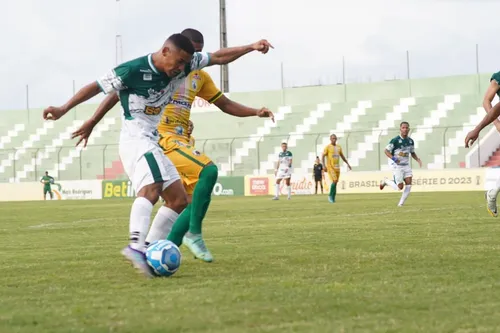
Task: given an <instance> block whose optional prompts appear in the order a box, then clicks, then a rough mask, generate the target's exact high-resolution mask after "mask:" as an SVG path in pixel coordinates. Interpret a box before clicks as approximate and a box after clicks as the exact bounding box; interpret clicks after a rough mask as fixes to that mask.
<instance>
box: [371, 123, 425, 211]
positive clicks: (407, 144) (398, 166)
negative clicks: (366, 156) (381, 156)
mask: <svg viewBox="0 0 500 333" xmlns="http://www.w3.org/2000/svg"><path fill="white" fill-rule="evenodd" d="M399 130H400V134H399V135H398V136H397V137H395V138H393V139H392V140H391V141H390V142H389V144H388V145H387V147H385V150H384V153H385V155H386V156H387V157H388V158H389V165H390V167H391V168H392V173H393V176H394V180H390V179H387V178H385V179H384V180H382V181H381V182H380V189H381V190H383V189H384V187H385V186H386V185H389V186H390V187H392V188H393V189H394V190H396V191H398V190H402V189H403V186H404V191H403V194H402V195H401V199H400V200H399V204H398V206H399V207H402V206H403V205H404V203H405V201H406V199H407V198H408V196H409V195H410V191H411V181H412V177H413V171H412V170H411V167H410V156H411V157H413V158H414V159H415V160H416V161H417V162H418V164H419V165H420V167H422V161H421V160H420V158H419V157H418V156H417V154H416V153H415V143H414V142H413V139H411V138H410V137H409V136H408V133H409V132H410V124H409V123H408V122H406V121H403V122H402V123H401V124H400V125H399Z"/></svg>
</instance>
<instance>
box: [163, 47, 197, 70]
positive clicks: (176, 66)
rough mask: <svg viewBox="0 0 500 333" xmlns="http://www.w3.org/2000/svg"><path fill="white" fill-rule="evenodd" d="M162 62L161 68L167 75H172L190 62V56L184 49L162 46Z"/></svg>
mask: <svg viewBox="0 0 500 333" xmlns="http://www.w3.org/2000/svg"><path fill="white" fill-rule="evenodd" d="M162 55H163V64H162V67H163V68H162V70H163V72H165V73H166V74H167V75H168V76H169V77H174V76H176V75H178V74H179V73H180V72H182V71H183V70H184V68H185V67H186V65H187V64H189V63H190V62H191V58H192V56H191V55H190V54H189V53H187V52H186V51H184V50H180V49H178V48H174V47H172V48H169V47H164V48H163V50H162Z"/></svg>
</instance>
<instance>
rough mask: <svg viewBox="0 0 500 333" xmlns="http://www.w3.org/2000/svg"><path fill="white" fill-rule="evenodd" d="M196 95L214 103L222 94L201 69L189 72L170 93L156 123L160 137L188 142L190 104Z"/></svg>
mask: <svg viewBox="0 0 500 333" xmlns="http://www.w3.org/2000/svg"><path fill="white" fill-rule="evenodd" d="M196 96H198V97H201V98H203V99H204V100H206V101H207V102H209V103H214V102H215V101H217V100H218V99H219V98H220V97H221V96H222V92H221V91H220V90H219V89H217V87H216V86H215V84H214V81H213V80H212V78H211V77H210V75H208V73H207V72H205V71H202V70H195V71H193V72H191V73H189V75H188V76H187V77H186V78H185V79H184V82H183V83H182V84H181V85H180V87H179V88H178V89H177V91H176V92H174V93H173V94H172V98H171V100H170V102H169V103H168V105H167V106H166V107H165V112H164V113H163V116H162V119H161V121H160V124H159V125H158V132H159V133H160V137H163V138H165V137H167V138H169V139H170V138H171V139H173V140H179V141H183V142H185V143H189V137H188V136H187V129H188V125H189V118H190V117H191V106H192V105H193V102H194V99H195V97H196ZM193 143H194V142H193Z"/></svg>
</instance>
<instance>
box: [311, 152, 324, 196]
mask: <svg viewBox="0 0 500 333" xmlns="http://www.w3.org/2000/svg"><path fill="white" fill-rule="evenodd" d="M313 177H314V184H315V190H314V194H318V183H319V185H320V186H321V194H323V164H321V162H320V160H319V156H316V162H314V167H313Z"/></svg>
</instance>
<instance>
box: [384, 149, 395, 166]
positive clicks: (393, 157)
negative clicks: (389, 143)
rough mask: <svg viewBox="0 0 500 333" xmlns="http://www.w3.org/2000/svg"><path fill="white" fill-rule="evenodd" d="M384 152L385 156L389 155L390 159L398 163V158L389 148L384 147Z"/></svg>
mask: <svg viewBox="0 0 500 333" xmlns="http://www.w3.org/2000/svg"><path fill="white" fill-rule="evenodd" d="M384 154H385V156H387V157H388V158H389V159H391V160H393V161H394V162H396V163H398V158H397V157H396V156H393V155H392V153H391V152H390V151H389V150H387V149H384Z"/></svg>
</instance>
